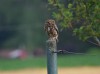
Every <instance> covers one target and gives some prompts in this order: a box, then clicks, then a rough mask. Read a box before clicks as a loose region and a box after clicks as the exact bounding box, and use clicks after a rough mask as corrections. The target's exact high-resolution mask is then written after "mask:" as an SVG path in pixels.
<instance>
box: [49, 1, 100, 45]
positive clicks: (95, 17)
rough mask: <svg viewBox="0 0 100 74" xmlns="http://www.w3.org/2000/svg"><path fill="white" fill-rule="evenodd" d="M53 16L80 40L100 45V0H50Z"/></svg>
mask: <svg viewBox="0 0 100 74" xmlns="http://www.w3.org/2000/svg"><path fill="white" fill-rule="evenodd" d="M48 2H49V5H51V7H50V8H51V10H52V16H53V17H54V18H55V19H56V20H57V21H58V22H59V23H60V25H61V26H62V28H70V29H72V31H73V35H76V36H78V37H79V39H80V40H83V41H88V40H90V39H93V40H94V41H93V42H91V43H93V44H95V45H98V46H100V40H99V39H100V0H67V1H66V0H48Z"/></svg>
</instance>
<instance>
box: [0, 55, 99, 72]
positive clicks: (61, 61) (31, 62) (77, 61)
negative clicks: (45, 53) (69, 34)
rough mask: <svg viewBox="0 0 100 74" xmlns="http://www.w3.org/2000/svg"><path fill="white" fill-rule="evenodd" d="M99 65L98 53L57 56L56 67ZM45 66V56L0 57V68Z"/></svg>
mask: <svg viewBox="0 0 100 74" xmlns="http://www.w3.org/2000/svg"><path fill="white" fill-rule="evenodd" d="M76 66H100V55H94V56H93V55H66V56H58V67H76ZM43 67H46V57H34V58H28V59H25V60H19V59H12V60H9V59H0V70H16V69H24V68H43Z"/></svg>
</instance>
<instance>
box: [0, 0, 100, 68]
mask: <svg viewBox="0 0 100 74" xmlns="http://www.w3.org/2000/svg"><path fill="white" fill-rule="evenodd" d="M49 18H52V16H51V11H49V10H48V2H47V0H0V70H13V69H22V68H27V67H28V68H37V67H41V68H42V67H46V52H45V51H46V48H45V47H46V46H45V45H46V40H47V36H46V34H45V31H44V23H45V20H47V19H49ZM57 24H58V27H59V30H61V27H60V24H59V23H57ZM59 49H60V50H62V49H64V50H67V51H69V52H75V53H84V54H82V55H77V54H76V55H75V54H64V55H62V54H59V56H58V66H59V67H70V66H71V67H72V66H100V58H99V57H100V48H99V47H97V46H96V45H93V44H91V43H87V42H82V41H80V40H79V39H78V38H77V37H75V36H73V35H72V34H71V31H70V30H68V29H64V30H62V31H60V33H59V43H58V50H59ZM16 50H21V52H23V53H21V54H18V53H19V52H20V51H16ZM15 53H17V54H16V55H17V56H15ZM13 54H14V55H13Z"/></svg>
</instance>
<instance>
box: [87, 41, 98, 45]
mask: <svg viewBox="0 0 100 74" xmlns="http://www.w3.org/2000/svg"><path fill="white" fill-rule="evenodd" d="M87 42H89V43H92V44H94V45H97V46H100V45H99V44H97V43H95V42H92V41H89V40H87Z"/></svg>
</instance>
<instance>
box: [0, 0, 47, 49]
mask: <svg viewBox="0 0 100 74" xmlns="http://www.w3.org/2000/svg"><path fill="white" fill-rule="evenodd" d="M46 17H47V9H46V0H42V1H38V0H0V48H18V47H20V46H22V47H23V46H25V47H26V48H27V49H33V48H37V47H38V46H39V47H42V46H43V42H44V40H45V35H44V31H43V24H44V20H45V19H46Z"/></svg>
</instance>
